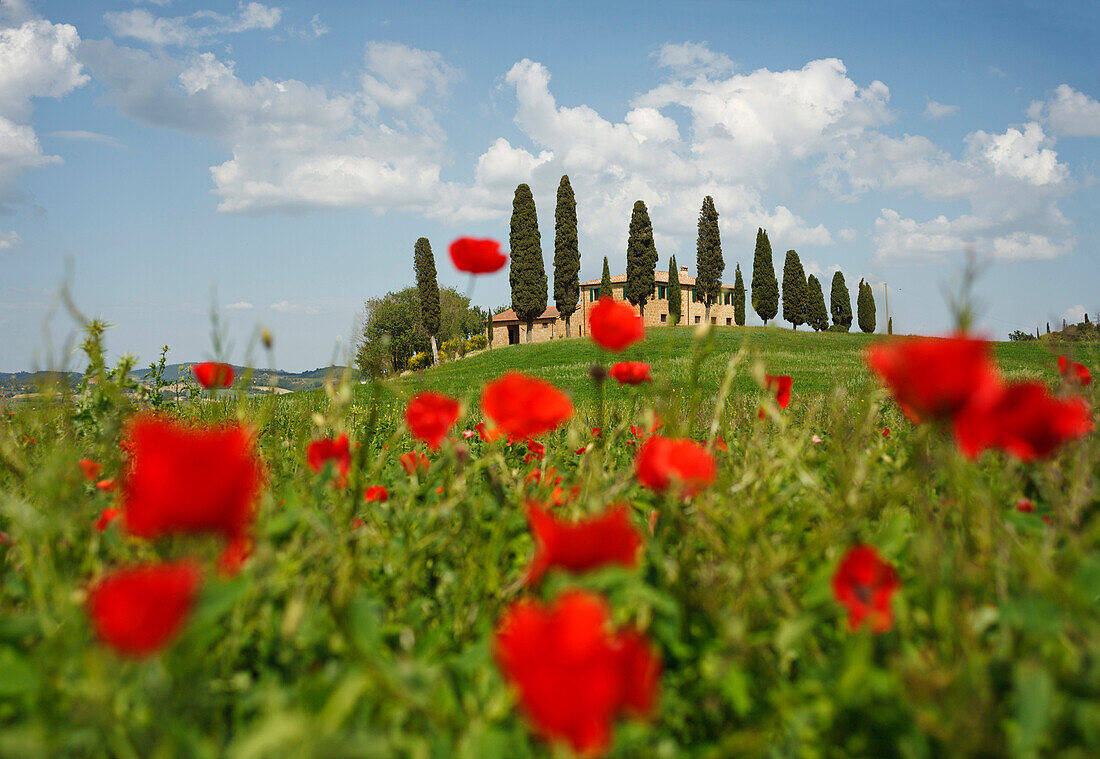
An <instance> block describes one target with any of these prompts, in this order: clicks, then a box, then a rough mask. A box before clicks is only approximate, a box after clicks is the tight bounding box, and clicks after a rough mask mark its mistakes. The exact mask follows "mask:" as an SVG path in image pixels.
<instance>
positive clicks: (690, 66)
mask: <svg viewBox="0 0 1100 759" xmlns="http://www.w3.org/2000/svg"><path fill="white" fill-rule="evenodd" d="M654 56H655V57H656V58H657V65H658V66H662V67H665V68H670V69H672V70H673V71H676V72H677V73H680V74H691V75H695V76H705V75H708V74H722V73H725V72H727V71H732V70H733V61H731V60H730V59H729V58H728V57H727V56H726V55H724V54H722V53H716V52H714V51H713V50H711V49H710V47H709V46H708V45H707V43H705V42H681V43H679V44H676V43H672V42H668V43H665V44H664V45H661V48H660V50H658V51H657V52H656V53H654Z"/></svg>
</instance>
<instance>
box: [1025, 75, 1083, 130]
mask: <svg viewBox="0 0 1100 759" xmlns="http://www.w3.org/2000/svg"><path fill="white" fill-rule="evenodd" d="M1027 112H1028V117H1029V118H1032V119H1035V120H1038V121H1042V122H1043V123H1044V124H1046V125H1047V126H1048V127H1049V128H1050V130H1051V131H1052V132H1053V133H1055V134H1058V135H1064V136H1066V137H1100V101H1097V100H1096V99H1094V98H1091V97H1089V96H1088V95H1086V94H1085V93H1083V92H1078V91H1077V90H1075V89H1073V88H1072V87H1070V86H1069V85H1068V84H1062V85H1059V86H1058V88H1057V89H1056V90H1054V95H1053V96H1051V97H1050V98H1049V99H1048V100H1047V101H1046V102H1042V101H1038V100H1036V101H1034V102H1032V104H1031V106H1030V107H1029V108H1028V111H1027Z"/></svg>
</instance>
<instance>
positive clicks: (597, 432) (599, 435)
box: [592, 427, 603, 438]
mask: <svg viewBox="0 0 1100 759" xmlns="http://www.w3.org/2000/svg"><path fill="white" fill-rule="evenodd" d="M592 437H595V438H602V437H603V430H601V429H600V428H599V427H593V428H592Z"/></svg>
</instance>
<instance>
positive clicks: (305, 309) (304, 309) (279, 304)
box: [269, 300, 321, 316]
mask: <svg viewBox="0 0 1100 759" xmlns="http://www.w3.org/2000/svg"><path fill="white" fill-rule="evenodd" d="M269 308H270V309H271V310H272V311H277V312H279V313H280V314H298V315H303V316H313V315H314V314H319V313H321V311H320V309H318V308H317V307H315V306H310V305H308V304H305V303H297V302H295V301H289V300H280V301H276V302H275V303H272V304H271V305H270V306H269Z"/></svg>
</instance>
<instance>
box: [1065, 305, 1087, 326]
mask: <svg viewBox="0 0 1100 759" xmlns="http://www.w3.org/2000/svg"><path fill="white" fill-rule="evenodd" d="M1062 318H1063V319H1065V320H1066V324H1080V323H1081V322H1083V321H1084V320H1085V307H1084V306H1081V305H1077V306H1070V307H1069V308H1067V309H1066V312H1065V313H1064V314H1062Z"/></svg>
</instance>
